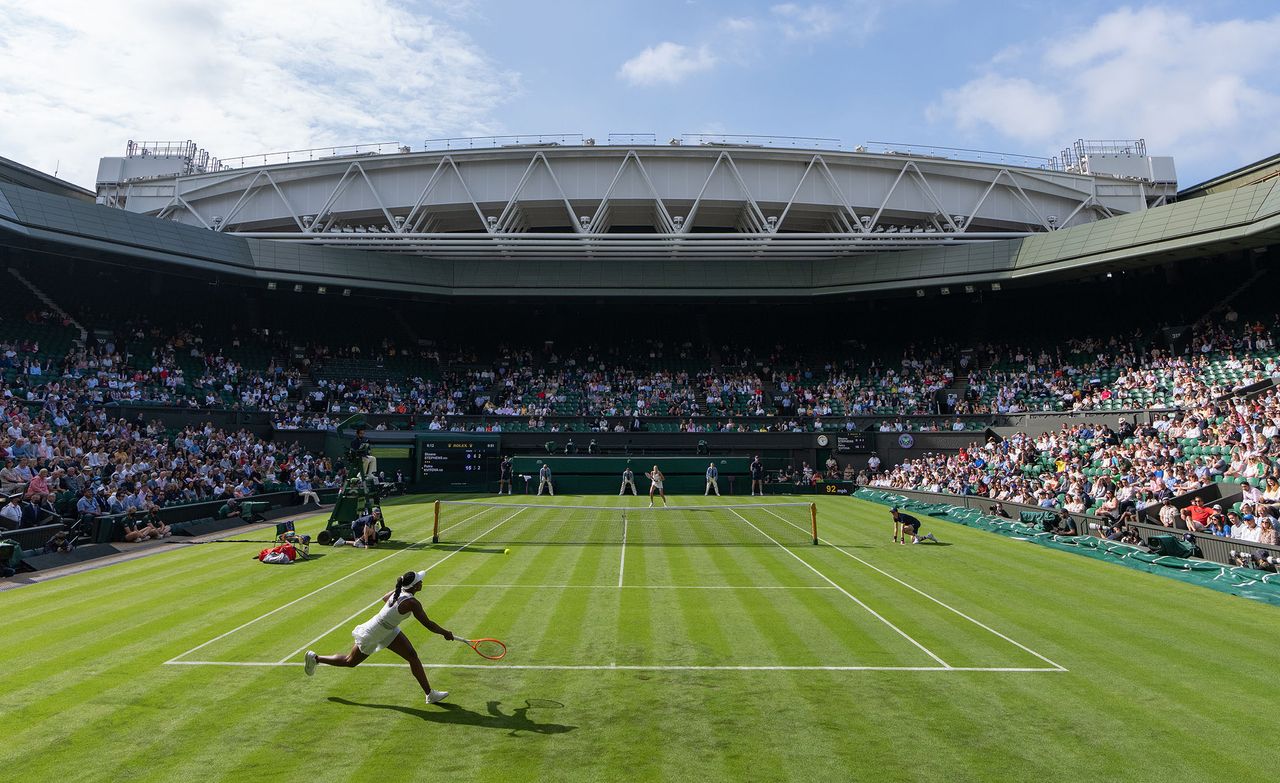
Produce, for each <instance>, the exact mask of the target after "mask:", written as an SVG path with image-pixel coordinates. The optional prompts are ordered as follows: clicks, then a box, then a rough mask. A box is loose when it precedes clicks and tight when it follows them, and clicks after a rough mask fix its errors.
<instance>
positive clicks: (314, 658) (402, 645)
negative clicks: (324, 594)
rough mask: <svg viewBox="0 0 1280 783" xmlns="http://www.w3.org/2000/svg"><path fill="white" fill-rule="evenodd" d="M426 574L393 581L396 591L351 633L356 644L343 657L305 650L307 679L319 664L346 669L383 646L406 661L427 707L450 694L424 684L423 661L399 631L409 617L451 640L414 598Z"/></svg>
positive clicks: (420, 573)
mask: <svg viewBox="0 0 1280 783" xmlns="http://www.w3.org/2000/svg"><path fill="white" fill-rule="evenodd" d="M425 575H426V572H425V571H408V572H406V573H405V574H404V575H403V576H401V577H400V578H399V579H397V580H396V589H395V590H392V591H391V592H389V593H387V594H386V595H384V596H382V608H381V609H379V610H378V613H377V614H376V615H374V616H373V617H372V618H370V619H369V620H366V621H365V622H363V623H360V624H359V625H357V626H356V627H355V629H354V630H353V631H352V632H351V637H352V639H353V640H354V642H355V644H354V645H353V646H352V647H351V651H350V652H347V653H345V654H343V655H316V654H315V652H314V651H313V650H308V651H307V655H306V664H305V667H306V672H307V676H311V675H313V674H315V673H316V664H320V663H323V664H325V665H326V666H342V667H345V668H352V667H355V666H359V665H360V663H361V662H362V661H364V659H365V658H368V657H369V656H370V655H373V654H374V653H376V652H377V651H378V650H381V649H383V648H384V647H385V648H386V649H388V650H391V651H392V652H393V653H395V654H396V655H399V656H400V657H401V658H404V659H405V660H406V661H408V662H409V669H410V670H411V671H412V672H413V676H414V678H415V679H416V680H417V681H418V684H419V685H421V686H422V692H423V693H425V694H426V695H427V704H435V703H436V702H438V701H443V700H444V699H445V697H447V696H448V695H449V692H448V691H437V690H433V689H432V688H431V683H430V682H428V681H427V673H426V671H424V670H423V668H422V661H420V660H418V652H417V651H416V650H414V649H413V645H412V644H410V642H409V637H407V636H405V635H404V632H403V631H401V630H400V623H402V622H404V620H405V618H407V617H410V616H412V617H413V618H415V619H416V620H417V621H418V622H420V623H422V626H423V627H424V628H426V629H427V630H428V631H431V632H432V633H438V634H440V635H441V636H443V637H444V638H445V639H447V640H449V641H453V633H452V632H451V631H446V630H445V629H444V628H441V627H440V626H439V625H436V624H435V623H434V622H432V620H431V618H429V617H427V612H426V610H425V609H423V608H422V602H420V601H419V600H418V598H417V594H418V591H419V590H421V589H422V577H423V576H425Z"/></svg>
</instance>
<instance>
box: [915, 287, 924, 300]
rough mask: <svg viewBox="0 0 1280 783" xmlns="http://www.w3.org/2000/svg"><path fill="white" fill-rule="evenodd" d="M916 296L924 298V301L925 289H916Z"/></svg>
mask: <svg viewBox="0 0 1280 783" xmlns="http://www.w3.org/2000/svg"><path fill="white" fill-rule="evenodd" d="M916 296H918V297H920V298H922V299H923V298H924V289H923V288H917V289H916Z"/></svg>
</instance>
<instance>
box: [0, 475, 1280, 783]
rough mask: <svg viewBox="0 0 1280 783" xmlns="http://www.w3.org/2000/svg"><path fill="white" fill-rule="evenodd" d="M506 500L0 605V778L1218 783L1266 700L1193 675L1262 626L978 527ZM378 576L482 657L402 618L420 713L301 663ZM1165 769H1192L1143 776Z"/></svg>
mask: <svg viewBox="0 0 1280 783" xmlns="http://www.w3.org/2000/svg"><path fill="white" fill-rule="evenodd" d="M453 499H455V500H456V499H457V497H456V496H454V498H453ZM472 500H475V501H484V502H489V501H493V500H495V498H493V497H492V496H490V497H486V498H472ZM518 500H523V498H519V497H513V498H502V501H503V504H502V505H473V504H469V503H445V504H444V505H443V506H442V511H441V515H440V528H441V536H440V538H441V540H440V541H439V542H438V543H433V542H432V536H433V524H434V513H433V511H434V510H433V504H432V502H431V501H432V498H424V497H409V498H403V499H397V500H396V501H395V502H394V503H388V504H387V506H386V511H387V516H388V518H389V520H390V522H389V524H390V525H391V526H392V527H393V528H394V529H395V535H394V539H395V540H394V541H393V542H392V543H391V544H390V545H389V546H386V547H382V548H378V549H374V550H353V549H351V548H349V547H341V548H330V547H325V548H318V547H317V548H313V553H314V554H315V555H316V556H315V557H314V558H313V559H312V560H310V561H307V562H300V563H297V564H294V565H289V566H268V565H262V564H260V563H258V562H256V561H255V560H254V559H252V555H253V554H255V553H256V552H257V550H258V549H259V548H260V547H261V546H263V545H262V544H259V543H250V542H244V543H216V544H215V543H210V544H202V545H191V546H177V547H173V548H172V549H171V550H170V551H167V552H164V553H161V554H157V555H154V556H150V557H144V558H140V559H137V560H132V561H129V562H124V563H120V564H116V565H112V566H108V567H105V568H98V569H95V570H91V571H86V572H83V573H78V574H74V575H71V576H66V577H63V578H59V579H54V580H51V581H47V582H42V583H38V584H33V585H29V586H26V587H22V588H19V589H16V590H9V591H5V592H0V617H3V620H4V623H3V628H4V636H5V644H3V645H0V671H3V672H4V674H5V678H6V679H5V682H6V687H5V689H4V690H3V691H0V714H4V715H5V716H6V723H5V727H6V733H5V743H4V744H0V765H3V768H6V769H14V770H21V771H22V774H20V775H18V776H17V777H15V778H14V779H15V780H17V779H21V780H58V781H60V783H70V782H71V781H80V780H85V781H90V780H92V781H98V780H104V779H111V780H117V781H172V780H182V779H192V780H234V781H241V780H270V781H293V780H297V781H307V782H308V783H310V782H311V781H347V780H379V781H383V780H386V781H397V780H421V779H424V778H426V777H445V778H455V779H466V780H482V779H513V780H563V781H572V782H573V783H579V782H580V781H597V780H610V781H612V780H688V779H705V780H735V781H736V780H768V781H773V780H796V781H801V780H804V781H807V780H812V779H813V778H815V777H827V778H832V779H838V780H848V779H872V778H874V779H877V780H922V779H931V780H942V779H946V780H959V779H970V780H993V779H1030V778H1033V779H1037V780H1043V781H1078V780H1152V781H1160V783H1169V781H1175V780H1204V779H1220V778H1222V777H1224V776H1226V775H1232V776H1235V775H1236V774H1237V773H1238V774H1245V773H1246V772H1247V771H1248V769H1249V768H1250V767H1251V766H1252V762H1251V760H1250V759H1248V758H1247V757H1246V756H1241V755H1240V754H1238V753H1236V745H1235V744H1233V743H1234V738H1235V735H1236V728H1235V727H1236V726H1238V725H1241V724H1242V722H1244V721H1247V720H1252V719H1254V717H1255V712H1256V710H1255V706H1256V704H1258V703H1259V701H1258V700H1259V699H1261V700H1262V701H1263V703H1269V701H1268V700H1269V699H1273V698H1274V697H1275V696H1276V695H1278V694H1277V691H1276V686H1275V683H1274V681H1273V678H1272V676H1271V674H1270V671H1269V670H1268V669H1266V667H1254V668H1249V667H1244V668H1241V667H1221V666H1213V665H1207V664H1206V663H1205V661H1206V655H1211V656H1216V658H1218V659H1221V660H1225V661H1246V660H1252V659H1253V658H1255V657H1256V656H1257V655H1258V654H1259V651H1260V650H1261V649H1262V645H1263V644H1264V643H1263V642H1262V641H1260V640H1262V639H1267V638H1270V637H1271V636H1273V635H1274V629H1275V627H1276V622H1275V610H1274V608H1272V607H1270V606H1265V605H1260V604H1256V603H1252V602H1249V601H1247V600H1244V599H1241V598H1238V597H1235V596H1230V595H1226V594H1222V593H1218V592H1214V591H1209V590H1205V589H1202V588H1198V587H1194V586H1190V585H1185V584H1182V583H1179V582H1175V581H1172V580H1168V579H1162V578H1159V577H1156V576H1152V575H1149V574H1144V573H1140V572H1135V571H1131V570H1128V569H1123V568H1117V567H1115V566H1112V565H1109V564H1107V563H1102V562H1098V561H1095V560H1091V559H1088V558H1082V557H1078V556H1074V555H1071V554H1069V553H1063V552H1057V551H1054V550H1051V549H1047V548H1044V547H1038V546H1033V545H1030V544H1026V543H1022V542H1018V541H1014V540H1010V539H1007V538H1003V537H1000V536H994V535H991V534H989V533H985V532H983V531H980V530H974V529H970V528H966V527H963V526H959V525H953V524H950V523H947V522H943V521H935V520H931V519H925V520H924V521H925V526H926V530H930V531H932V532H934V533H936V534H937V536H938V538H939V539H941V541H942V542H943V544H944V545H941V546H935V545H932V544H921V545H916V546H900V545H895V544H893V543H891V541H890V537H891V535H892V528H891V525H890V520H889V515H888V513H887V512H886V510H885V509H884V507H883V506H878V505H875V504H871V503H867V502H863V501H860V500H855V499H848V498H818V500H817V509H818V515H817V517H818V532H819V534H820V536H821V538H822V543H821V544H820V545H818V546H815V545H814V544H813V543H812V534H811V532H810V527H809V525H810V515H809V508H808V506H807V504H804V503H802V504H800V505H787V504H786V499H783V498H764V499H763V500H761V501H760V502H758V503H757V504H754V505H747V506H744V507H736V508H730V507H729V506H730V501H729V500H728V499H723V500H718V501H717V500H715V499H704V498H702V497H694V498H689V497H682V498H679V499H675V498H673V499H672V500H673V504H674V503H678V504H679V505H681V506H691V507H693V508H687V509H686V508H671V509H665V510H664V509H661V508H658V509H655V510H653V511H649V510H648V509H647V508H645V506H646V505H647V499H646V498H623V499H619V498H617V497H616V496H611V497H568V498H565V497H556V498H554V499H551V498H543V499H541V500H535V502H534V503H533V504H531V505H528V506H525V505H522V504H519V503H515V502H513V501H518ZM552 504H555V507H553V506H552ZM624 508H625V510H626V517H625V521H624V519H623V510H624ZM322 525H323V519H322V518H321V517H314V518H311V519H309V520H304V521H302V522H301V523H300V524H299V525H298V527H299V530H300V531H302V532H312V533H314V532H316V531H317V530H319V529H320V527H321V526H322ZM241 537H242V538H245V539H259V538H263V535H262V533H261V532H256V533H253V532H250V533H246V534H244V535H243V536H241ZM507 550H509V554H508V553H506V551H507ZM408 570H425V571H426V578H425V585H426V586H425V588H424V590H423V592H422V593H421V598H422V600H423V603H424V604H425V606H426V607H427V611H428V613H429V614H430V615H431V617H432V618H433V619H435V620H436V621H438V622H439V623H440V624H441V625H443V626H444V627H445V628H449V629H451V630H453V631H455V632H457V633H459V634H463V635H467V636H470V637H472V638H474V637H479V636H493V637H497V638H499V639H502V640H503V641H504V642H506V644H507V645H508V648H509V651H508V654H507V656H506V658H504V659H503V660H501V661H488V660H485V659H483V658H481V657H479V656H477V655H476V654H475V653H474V652H472V651H471V650H470V649H469V648H468V647H466V646H465V645H462V644H457V643H451V642H446V641H444V640H443V639H441V638H440V637H439V636H436V635H434V634H431V633H429V632H427V631H426V630H424V629H423V628H421V627H419V626H418V625H417V624H415V623H413V622H412V621H409V622H406V623H405V624H404V625H403V626H402V627H403V628H404V630H405V633H406V634H407V636H408V637H409V639H410V640H411V641H412V643H413V644H414V646H415V647H416V648H417V650H418V652H419V654H420V655H421V657H422V659H423V661H424V663H425V664H426V666H427V672H428V674H429V676H430V678H431V682H432V685H433V687H437V688H440V689H444V690H448V691H450V696H449V698H448V699H447V700H446V701H445V702H442V703H440V704H434V705H425V704H424V703H423V697H422V693H421V690H420V689H419V687H418V685H417V683H415V682H414V680H413V678H412V677H411V676H410V673H409V671H408V669H407V667H406V666H405V664H404V663H403V662H402V661H401V660H400V659H399V658H397V657H396V656H395V655H394V654H393V653H390V652H386V651H383V652H380V653H377V654H375V655H374V656H372V657H371V658H370V659H369V660H368V661H366V662H365V663H363V664H361V665H360V666H359V667H357V668H354V669H338V668H333V667H324V666H322V667H320V669H319V671H317V673H316V676H315V677H311V678H308V677H306V676H305V675H304V673H303V667H302V665H301V664H302V656H303V653H304V652H305V651H306V650H307V649H315V650H317V651H319V652H321V653H339V652H345V651H346V650H348V649H349V648H350V646H351V629H352V628H353V627H354V626H355V625H356V624H357V623H359V622H361V621H363V620H365V619H367V618H368V617H370V616H372V614H373V613H374V606H373V604H374V602H376V601H377V600H378V599H379V597H380V596H382V595H383V594H384V593H386V592H387V591H388V590H390V589H391V588H392V586H393V585H394V582H395V579H396V577H397V576H399V575H400V574H402V573H404V572H405V571H408ZM1144 671H1145V672H1148V675H1146V676H1139V673H1140V672H1144ZM1210 715H1211V716H1212V719H1209V718H1208V717H1207V716H1210ZM1165 745H1169V746H1175V747H1184V748H1190V747H1194V748H1195V752H1194V753H1190V754H1184V756H1183V757H1182V758H1180V760H1179V763H1178V766H1177V767H1176V768H1174V769H1172V770H1170V769H1169V768H1167V767H1164V766H1161V765H1152V764H1149V763H1148V762H1146V761H1145V759H1147V758H1148V757H1149V755H1150V752H1151V748H1153V747H1162V746H1165ZM1062 758H1071V759H1072V763H1071V764H1070V765H1065V766H1064V765H1062V764H1061V763H1060V761H1059V760H1060V759H1062ZM957 770H963V771H964V773H963V774H962V775H961V774H958V773H957Z"/></svg>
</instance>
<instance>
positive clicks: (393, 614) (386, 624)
mask: <svg viewBox="0 0 1280 783" xmlns="http://www.w3.org/2000/svg"><path fill="white" fill-rule="evenodd" d="M410 598H413V595H412V594H410V593H401V594H400V599H399V600H397V601H394V602H393V601H391V599H387V603H386V604H385V605H383V607H382V608H381V609H379V610H378V613H377V614H376V615H374V616H373V619H371V620H369V623H368V624H369V625H374V624H376V625H378V626H380V627H382V628H384V629H386V630H388V631H394V630H396V629H397V628H399V627H400V623H401V622H403V621H404V618H406V617H409V616H410V615H409V614H406V613H401V612H400V604H402V603H404V602H405V601H407V600H409V599H410Z"/></svg>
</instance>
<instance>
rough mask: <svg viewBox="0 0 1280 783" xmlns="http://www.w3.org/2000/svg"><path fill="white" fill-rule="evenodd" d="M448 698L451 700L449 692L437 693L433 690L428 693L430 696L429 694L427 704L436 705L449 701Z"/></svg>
mask: <svg viewBox="0 0 1280 783" xmlns="http://www.w3.org/2000/svg"><path fill="white" fill-rule="evenodd" d="M447 698H449V692H448V691H436V690H433V691H431V693H428V694H427V704H435V703H436V702H438V701H444V700H445V699H447Z"/></svg>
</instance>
